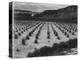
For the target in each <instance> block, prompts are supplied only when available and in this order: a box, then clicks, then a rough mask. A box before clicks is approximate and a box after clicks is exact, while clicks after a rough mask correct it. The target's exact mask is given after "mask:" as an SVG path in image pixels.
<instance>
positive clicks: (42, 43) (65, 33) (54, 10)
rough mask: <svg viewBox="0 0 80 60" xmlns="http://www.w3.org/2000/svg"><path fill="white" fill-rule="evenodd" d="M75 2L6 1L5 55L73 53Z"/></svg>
mask: <svg viewBox="0 0 80 60" xmlns="http://www.w3.org/2000/svg"><path fill="white" fill-rule="evenodd" d="M77 8H78V6H77V5H68V4H53V3H36V2H35V3H34V2H17V1H14V2H10V3H9V57H11V58H28V57H29V58H31V57H45V56H46V57H47V56H53V57H54V56H64V55H77V54H78V52H77V43H78V42H77V41H78V39H77V30H78V25H77V24H78V20H77Z"/></svg>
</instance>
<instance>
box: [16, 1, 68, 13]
mask: <svg viewBox="0 0 80 60" xmlns="http://www.w3.org/2000/svg"><path fill="white" fill-rule="evenodd" d="M66 6H68V5H61V4H59V5H58V4H48V3H47V4H46V3H30V2H27V3H26V2H14V9H21V10H30V11H34V12H42V11H44V10H56V9H59V8H64V7H66Z"/></svg>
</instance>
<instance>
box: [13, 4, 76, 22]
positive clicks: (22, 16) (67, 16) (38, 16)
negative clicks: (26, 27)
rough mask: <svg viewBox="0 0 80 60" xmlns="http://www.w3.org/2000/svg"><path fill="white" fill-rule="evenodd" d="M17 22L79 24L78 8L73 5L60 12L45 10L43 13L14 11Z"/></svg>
mask: <svg viewBox="0 0 80 60" xmlns="http://www.w3.org/2000/svg"><path fill="white" fill-rule="evenodd" d="M14 14H15V15H14V18H15V20H38V21H39V20H40V21H41V20H42V21H56V22H58V21H59V22H75V23H77V6H76V5H72V6H68V7H65V8H61V9H58V10H45V11H43V12H32V11H26V10H14Z"/></svg>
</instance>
